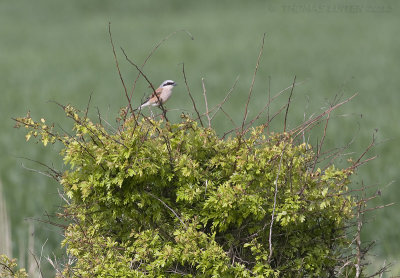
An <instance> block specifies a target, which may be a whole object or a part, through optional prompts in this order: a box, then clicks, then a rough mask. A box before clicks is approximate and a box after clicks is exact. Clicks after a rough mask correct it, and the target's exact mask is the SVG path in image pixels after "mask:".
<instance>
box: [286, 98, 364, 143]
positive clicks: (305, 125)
mask: <svg viewBox="0 0 400 278" xmlns="http://www.w3.org/2000/svg"><path fill="white" fill-rule="evenodd" d="M355 96H357V94H354V95H352V96H351V97H349V98H347V99H345V100H344V101H342V102H340V103H338V104H336V105H334V106H332V107H330V108H329V109H327V110H325V111H324V112H322V113H321V114H319V115H317V116H315V117H313V118H311V119H310V120H308V121H307V122H305V123H303V124H301V125H300V126H298V127H296V128H294V129H292V130H291V131H290V133H291V134H293V139H294V138H296V137H297V136H298V135H300V134H303V132H304V131H305V130H307V129H309V128H310V127H312V126H313V125H314V124H315V123H316V122H319V121H320V120H321V119H322V118H323V117H324V116H325V115H327V114H329V113H331V112H332V111H333V110H335V109H337V108H339V107H340V106H342V105H343V104H345V103H347V102H349V101H350V100H352V99H353V98H354V97H355Z"/></svg>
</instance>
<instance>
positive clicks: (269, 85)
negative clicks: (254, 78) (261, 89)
mask: <svg viewBox="0 0 400 278" xmlns="http://www.w3.org/2000/svg"><path fill="white" fill-rule="evenodd" d="M270 105H271V75H269V76H268V103H267V122H269V108H270ZM267 134H269V125H268V126H267Z"/></svg>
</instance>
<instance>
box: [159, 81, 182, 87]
mask: <svg viewBox="0 0 400 278" xmlns="http://www.w3.org/2000/svg"><path fill="white" fill-rule="evenodd" d="M176 85H178V84H176V83H175V81H173V80H165V81H164V82H163V83H161V85H160V88H170V89H172V88H173V87H175V86H176Z"/></svg>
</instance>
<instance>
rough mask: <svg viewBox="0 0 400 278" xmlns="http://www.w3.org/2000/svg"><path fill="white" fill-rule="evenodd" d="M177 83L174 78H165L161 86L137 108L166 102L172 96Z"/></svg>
mask: <svg viewBox="0 0 400 278" xmlns="http://www.w3.org/2000/svg"><path fill="white" fill-rule="evenodd" d="M176 85H177V84H176V83H175V81H173V80H165V81H164V82H163V83H161V85H160V87H158V88H157V89H156V90H155V91H154V92H153V93H152V94H151V96H150V97H149V98H148V99H147V100H146V101H145V102H143V103H142V105H140V106H139V107H138V108H136V109H135V110H138V109H142V108H143V107H146V106H160V104H164V103H166V102H167V100H168V99H169V98H170V97H171V94H172V89H173V88H174V87H175V86H176Z"/></svg>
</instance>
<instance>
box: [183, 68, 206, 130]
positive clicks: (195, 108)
mask: <svg viewBox="0 0 400 278" xmlns="http://www.w3.org/2000/svg"><path fill="white" fill-rule="evenodd" d="M182 73H183V79H184V80H185V84H186V89H187V92H188V93H189V97H190V99H191V100H192V104H193V108H194V111H196V114H197V116H198V117H199V121H200V124H201V126H202V127H204V124H203V121H202V120H201V116H200V113H199V110H197V107H196V102H195V101H194V99H193V96H192V94H191V92H190V88H189V85H188V82H187V78H186V73H185V63H182Z"/></svg>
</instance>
